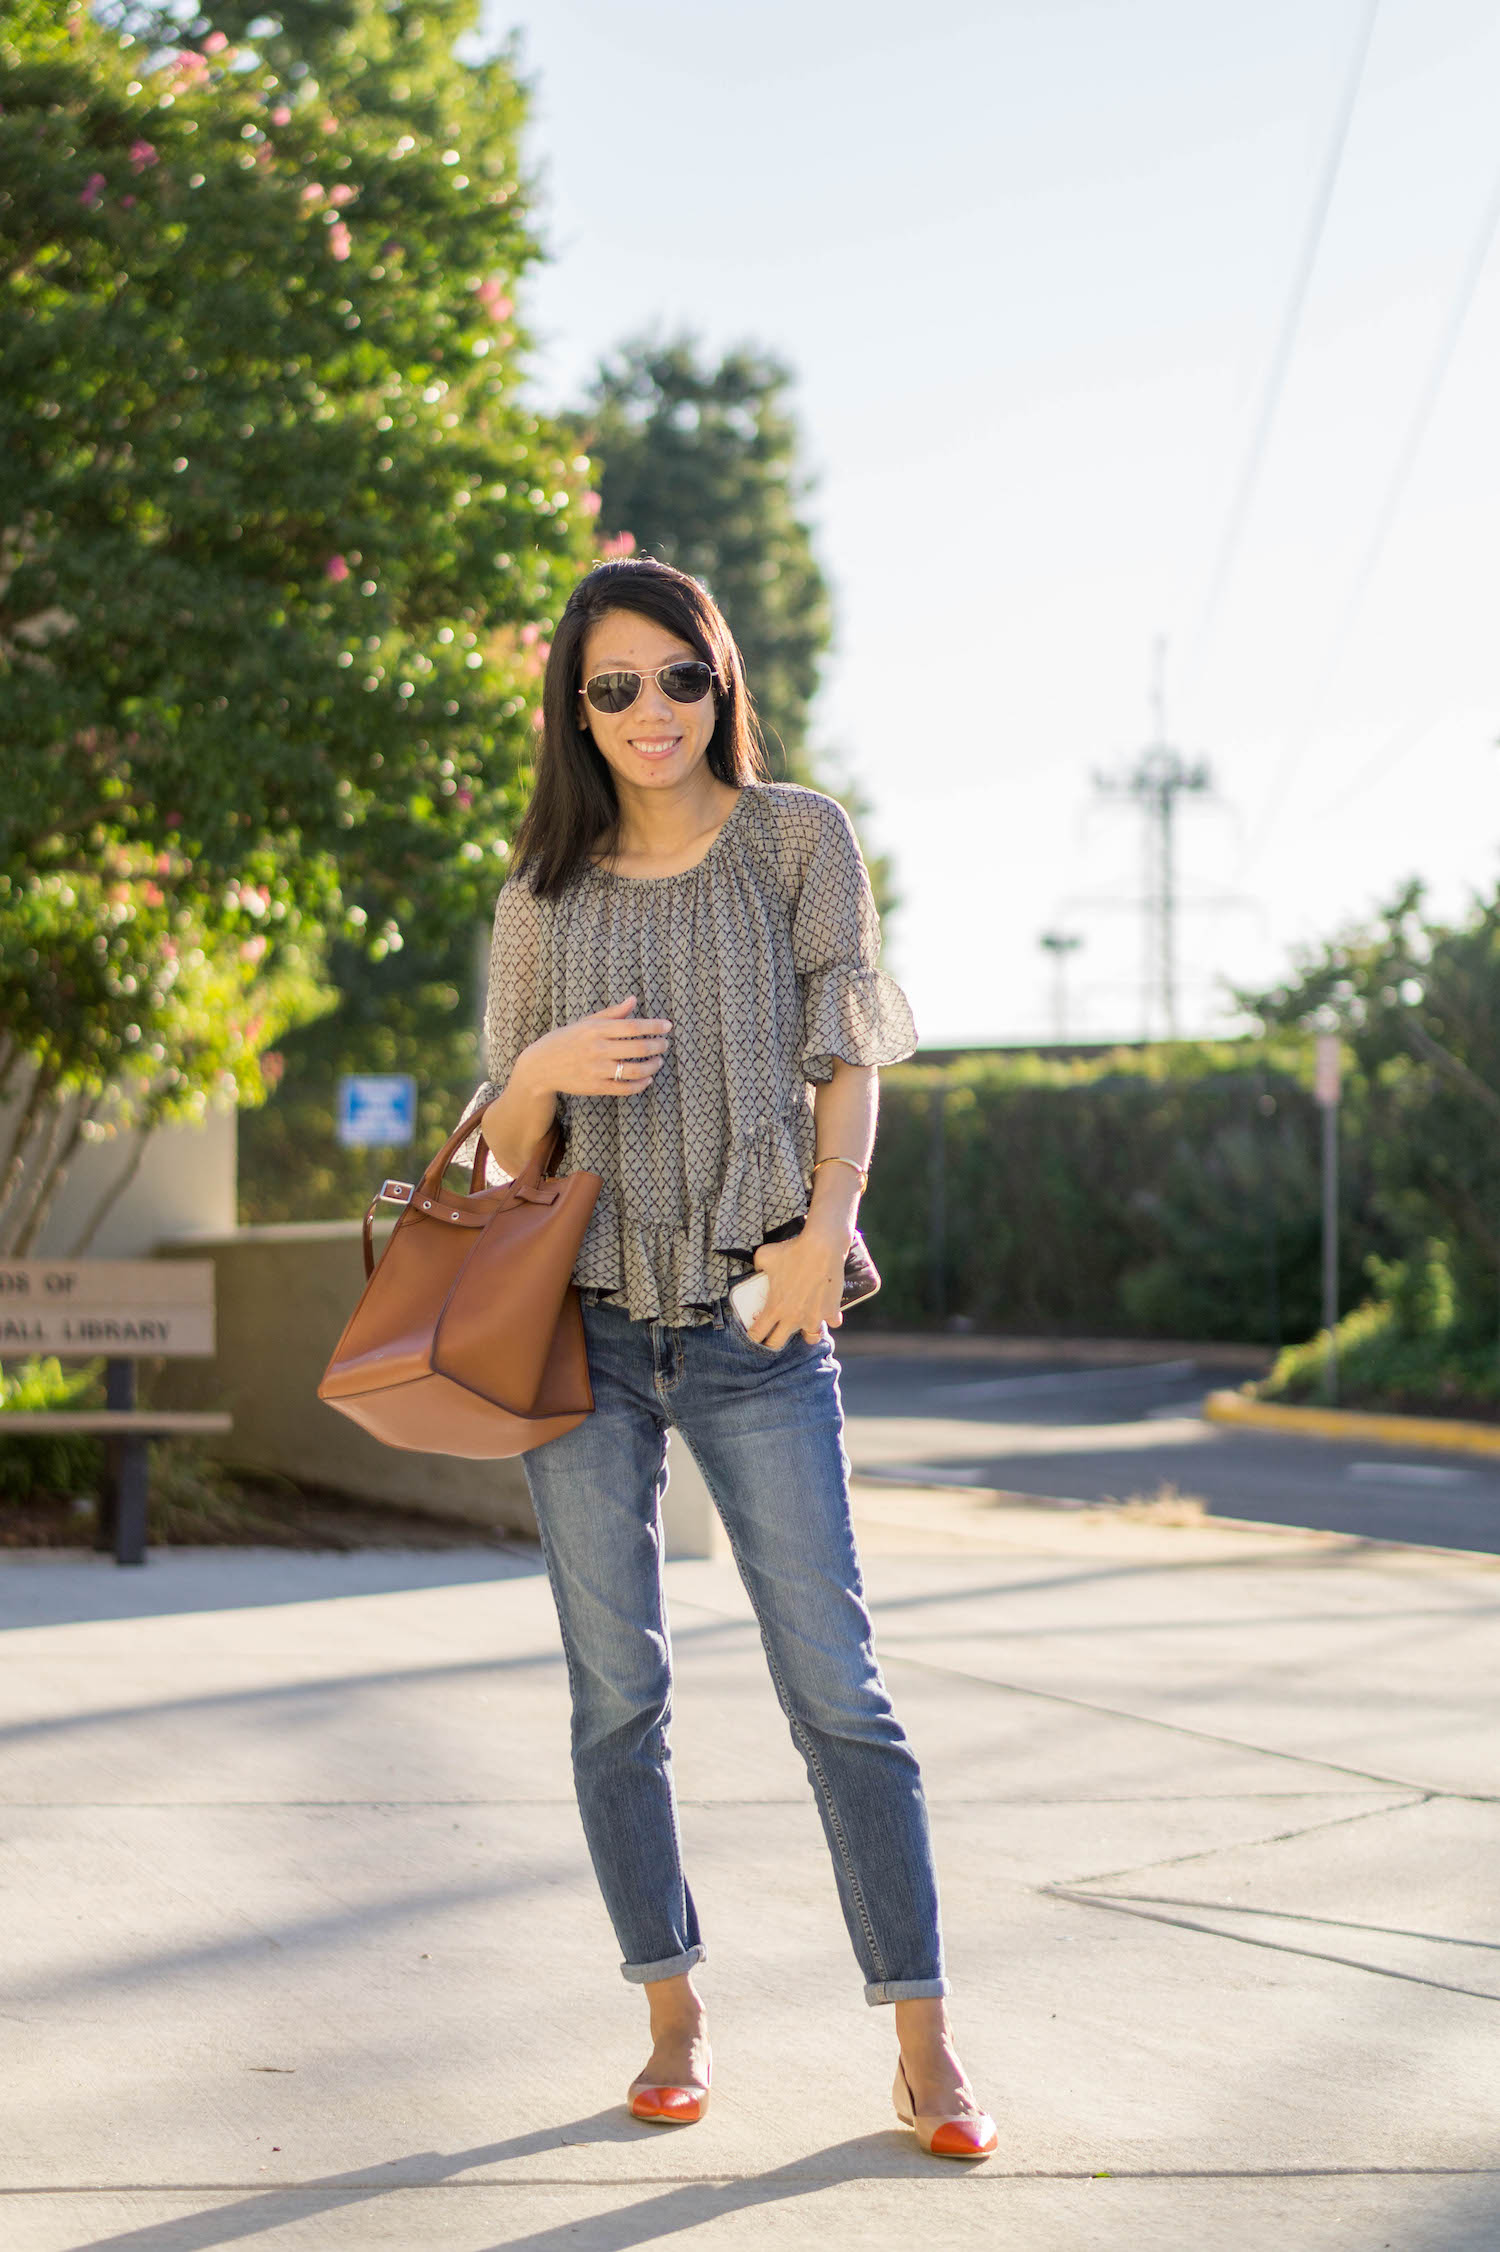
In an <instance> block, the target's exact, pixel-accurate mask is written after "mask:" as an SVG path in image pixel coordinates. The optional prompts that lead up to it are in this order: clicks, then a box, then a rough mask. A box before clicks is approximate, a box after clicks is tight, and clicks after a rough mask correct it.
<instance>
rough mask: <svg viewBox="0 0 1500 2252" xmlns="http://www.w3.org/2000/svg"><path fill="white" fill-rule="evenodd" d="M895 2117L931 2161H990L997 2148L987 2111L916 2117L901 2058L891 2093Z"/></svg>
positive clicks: (993, 2125) (997, 2138)
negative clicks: (944, 2116) (943, 2159)
mask: <svg viewBox="0 0 1500 2252" xmlns="http://www.w3.org/2000/svg"><path fill="white" fill-rule="evenodd" d="M891 2101H892V2103H894V2105H895V2106H896V2117H897V2118H898V2119H899V2120H900V2122H901V2124H902V2126H903V2127H910V2128H911V2130H912V2132H913V2133H914V2134H915V2136H916V2138H917V2141H918V2142H919V2143H920V2144H921V2145H922V2148H923V2149H924V2150H926V2151H930V2152H931V2153H932V2156H933V2157H934V2158H993V2156H994V2154H995V2152H996V2151H997V2150H998V2148H999V2147H1000V2137H999V2135H998V2133H997V2132H996V2129H995V2122H994V2120H993V2119H992V2118H991V2117H990V2115H989V2113H988V2112H987V2111H981V2112H977V2113H970V2112H959V2113H958V2114H956V2115H955V2116H954V2117H953V2118H951V2119H944V2118H940V2117H934V2116H932V2115H931V2114H929V2113H927V2112H923V2113H922V2114H921V2116H920V2117H918V2114H917V2105H916V2098H915V2097H914V2096H913V2094H912V2092H911V2082H910V2081H909V2080H908V2079H907V2077H906V2063H905V2059H904V2058H898V2059H897V2062H896V2084H895V2086H894V2087H893V2088H892V2090H891Z"/></svg>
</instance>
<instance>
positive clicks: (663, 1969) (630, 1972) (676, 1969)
mask: <svg viewBox="0 0 1500 2252" xmlns="http://www.w3.org/2000/svg"><path fill="white" fill-rule="evenodd" d="M707 1953H708V1949H707V1948H706V1947H689V1948H688V1950H687V1952H686V1953H685V1954H682V1955H668V1957H667V1959H666V1961H665V1962H661V1963H621V1965H620V1976H621V1977H622V1978H627V1979H629V1981H630V1983H631V1985H632V1986H654V1985H655V1984H656V1982H657V1980H658V1979H659V1978H681V1976H682V1974H683V1972H684V1971H690V1970H691V1969H692V1968H693V1965H694V1964H695V1963H701V1962H702V1960H703V1958H704V1956H705V1955H706V1954H707ZM904 1999H905V1997H904V1996H903V2000H904Z"/></svg>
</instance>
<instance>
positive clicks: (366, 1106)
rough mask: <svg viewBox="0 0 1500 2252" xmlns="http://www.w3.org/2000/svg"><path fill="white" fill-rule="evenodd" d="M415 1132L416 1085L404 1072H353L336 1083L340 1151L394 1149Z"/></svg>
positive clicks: (408, 1139)
mask: <svg viewBox="0 0 1500 2252" xmlns="http://www.w3.org/2000/svg"><path fill="white" fill-rule="evenodd" d="M416 1131H417V1083H416V1081H415V1079H413V1078H412V1076H411V1074H410V1073H409V1072H405V1071H362V1072H353V1073H350V1074H348V1075H347V1076H346V1077H344V1078H342V1079H340V1081H339V1107H338V1127H337V1132H338V1138H339V1142H340V1145H341V1146H342V1147H343V1148H344V1149H397V1148H400V1147H402V1146H404V1144H405V1143H407V1142H409V1141H412V1140H413V1139H414V1138H415V1136H416Z"/></svg>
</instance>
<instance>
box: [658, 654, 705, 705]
mask: <svg viewBox="0 0 1500 2252" xmlns="http://www.w3.org/2000/svg"><path fill="white" fill-rule="evenodd" d="M656 677H657V679H658V680H659V681H660V682H661V686H662V694H663V695H665V696H670V697H671V699H672V701H673V703H674V704H697V703H701V701H702V699H703V698H704V697H705V696H706V695H707V694H708V692H709V690H710V688H712V686H713V684H714V676H713V667H712V666H711V665H705V664H704V663H703V662H702V661H701V660H694V661H693V662H691V663H689V664H684V665H664V666H663V667H662V669H661V671H660V672H659V673H658V674H657V676H656Z"/></svg>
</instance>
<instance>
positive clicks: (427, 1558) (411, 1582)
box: [0, 1540, 542, 1632]
mask: <svg viewBox="0 0 1500 2252" xmlns="http://www.w3.org/2000/svg"><path fill="white" fill-rule="evenodd" d="M541 1570H542V1552H541V1550H540V1549H539V1548H537V1547H535V1546H533V1545H532V1544H531V1543H529V1542H524V1541H519V1540H518V1541H516V1542H514V1543H513V1544H507V1545H506V1546H505V1547H504V1548H499V1547H491V1546H485V1547H480V1546H478V1545H476V1546H475V1547H473V1548H448V1549H438V1550H432V1549H398V1548H364V1549H355V1550H352V1551H350V1550H337V1549H329V1550H326V1551H321V1552H320V1551H317V1550H312V1551H309V1550H307V1549H293V1548H237V1547H236V1548H227V1547H226V1548H180V1549H172V1548H168V1549H155V1550H153V1551H152V1554H151V1557H150V1560H149V1561H148V1562H147V1563H146V1564H145V1565H143V1566H141V1567H140V1568H139V1569H122V1568H121V1567H120V1566H119V1565H118V1564H116V1562H115V1561H114V1558H113V1557H112V1556H94V1555H92V1554H89V1553H88V1552H87V1551H84V1550H68V1549H34V1550H28V1551H25V1552H23V1553H21V1554H16V1553H15V1552H12V1553H11V1554H10V1555H6V1556H0V1632H6V1631H14V1630H15V1629H17V1628H21V1627H29V1626H83V1625H95V1624H98V1623H99V1622H100V1621H102V1620H106V1619H154V1618H173V1617H178V1616H181V1615H182V1614H183V1613H185V1612H190V1611H242V1610H253V1609H258V1608H263V1607H265V1606H267V1605H271V1604H279V1603H322V1602H327V1601H329V1600H330V1599H333V1598H337V1597H340V1596H349V1595H404V1594H409V1593H413V1592H415V1591H418V1590H420V1589H423V1588H436V1587H471V1586H474V1585H476V1584H479V1583H482V1582H484V1581H487V1580H511V1579H525V1578H534V1577H536V1576H537V1575H538V1574H539V1573H540V1572H541Z"/></svg>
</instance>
